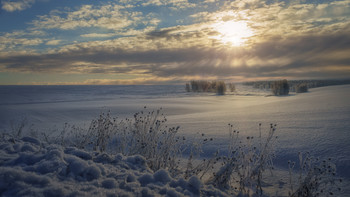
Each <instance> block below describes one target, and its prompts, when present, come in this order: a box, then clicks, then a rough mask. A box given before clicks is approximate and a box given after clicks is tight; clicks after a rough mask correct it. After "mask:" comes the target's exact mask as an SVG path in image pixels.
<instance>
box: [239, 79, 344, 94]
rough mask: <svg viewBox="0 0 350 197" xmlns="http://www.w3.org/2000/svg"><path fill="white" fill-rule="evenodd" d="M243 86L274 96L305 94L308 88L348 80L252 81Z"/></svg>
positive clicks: (342, 82) (339, 83) (340, 83)
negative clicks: (270, 93) (294, 93)
mask: <svg viewBox="0 0 350 197" xmlns="http://www.w3.org/2000/svg"><path fill="white" fill-rule="evenodd" d="M243 84H244V85H249V86H253V88H257V89H263V90H271V91H272V93H273V94H274V95H288V94H289V92H296V93H303V92H307V91H308V89H309V88H317V87H324V86H331V85H344V84H350V80H290V81H287V80H281V81H253V82H245V83H243Z"/></svg>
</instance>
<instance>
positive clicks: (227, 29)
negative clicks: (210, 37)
mask: <svg viewBox="0 0 350 197" xmlns="http://www.w3.org/2000/svg"><path fill="white" fill-rule="evenodd" d="M213 28H214V29H215V30H216V31H218V33H219V35H216V36H215V37H214V38H215V39H218V40H220V41H221V42H222V43H224V44H230V45H233V46H242V45H243V44H244V43H245V41H246V40H247V38H249V37H251V36H252V35H253V31H252V30H251V29H250V28H249V27H248V25H247V23H246V22H244V21H227V22H219V23H216V24H214V25H213Z"/></svg>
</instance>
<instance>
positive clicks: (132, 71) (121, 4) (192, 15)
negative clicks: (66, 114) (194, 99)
mask: <svg viewBox="0 0 350 197" xmlns="http://www.w3.org/2000/svg"><path fill="white" fill-rule="evenodd" d="M338 78H350V0H339V1H332V0H329V1H325V0H290V1H288V0H286V1H279V0H267V1H260V0H232V1H229V0H119V1H113V0H110V1H102V0H101V1H96V0H74V1H72V0H1V5H0V85H16V84H19V85H88V84H92V85H94V84H96V85H105V84H106V85H110V84H116V85H123V84H181V83H183V82H187V81H189V80H225V81H229V82H239V81H254V80H275V79H338Z"/></svg>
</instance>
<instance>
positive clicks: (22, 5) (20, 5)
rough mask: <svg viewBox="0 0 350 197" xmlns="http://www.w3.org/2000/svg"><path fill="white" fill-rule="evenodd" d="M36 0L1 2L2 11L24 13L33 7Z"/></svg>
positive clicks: (6, 0)
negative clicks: (23, 11)
mask: <svg viewBox="0 0 350 197" xmlns="http://www.w3.org/2000/svg"><path fill="white" fill-rule="evenodd" d="M34 3H35V0H19V1H8V0H3V1H1V5H2V7H1V8H2V9H3V10H5V11H7V12H14V11H22V10H25V9H28V8H30V7H32V5H33V4H34Z"/></svg>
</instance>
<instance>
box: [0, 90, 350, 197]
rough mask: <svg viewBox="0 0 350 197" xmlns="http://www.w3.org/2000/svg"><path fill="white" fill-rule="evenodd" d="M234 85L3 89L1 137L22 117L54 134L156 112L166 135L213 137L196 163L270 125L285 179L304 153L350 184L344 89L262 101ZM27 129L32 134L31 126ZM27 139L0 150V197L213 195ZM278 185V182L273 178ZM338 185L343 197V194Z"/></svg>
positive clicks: (193, 182) (132, 161)
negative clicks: (212, 90)
mask: <svg viewBox="0 0 350 197" xmlns="http://www.w3.org/2000/svg"><path fill="white" fill-rule="evenodd" d="M268 95H269V93H268V92H263V91H257V90H253V89H250V88H247V87H245V86H241V85H237V92H236V93H234V94H228V95H225V96H216V95H213V94H207V93H204V94H200V93H186V92H185V91H184V87H183V86H0V98H1V100H0V129H1V130H2V131H4V130H6V131H11V122H13V125H14V126H16V124H18V123H19V122H21V119H23V118H26V122H27V127H26V128H31V129H34V130H38V131H40V132H52V131H53V130H55V128H56V130H59V129H61V128H63V125H64V124H65V123H69V124H74V125H80V126H84V125H85V126H86V127H87V126H88V125H89V122H90V120H91V119H93V118H95V117H97V116H98V115H99V114H100V113H101V112H106V111H108V110H110V111H111V114H112V115H113V116H118V117H119V118H120V119H123V118H126V117H132V116H133V114H134V113H136V112H138V111H140V110H143V107H144V106H147V108H148V109H158V108H160V107H162V108H163V112H164V114H166V117H167V119H168V124H169V125H171V126H180V130H179V134H180V135H184V136H186V137H188V138H191V137H193V136H196V135H197V133H199V134H202V133H204V134H205V136H208V137H209V138H213V141H212V142H211V143H208V144H207V145H206V146H204V147H203V154H202V155H201V157H203V158H204V157H210V156H211V155H212V154H213V153H214V152H215V151H216V150H218V149H219V150H221V154H225V151H226V150H227V144H228V137H227V136H228V123H231V124H232V125H233V127H234V128H235V129H237V130H239V131H240V136H242V137H247V136H257V135H258V128H259V126H258V125H259V123H262V128H263V129H262V130H263V131H267V130H268V128H269V126H270V123H274V124H277V131H276V135H278V143H277V144H276V153H275V154H276V158H275V160H274V165H275V167H276V168H277V169H278V170H280V171H281V174H285V173H283V172H286V171H287V170H288V163H287V162H288V160H293V161H296V162H297V161H298V152H306V151H309V152H310V154H311V155H313V156H315V157H320V158H321V159H328V158H329V157H331V158H332V161H333V162H334V163H335V164H336V165H337V174H338V176H340V177H342V178H343V179H344V182H345V183H348V181H349V179H350V157H349V155H350V143H349V140H350V132H349V131H350V101H349V98H350V85H341V86H329V87H323V88H315V89H310V91H309V92H308V93H303V94H291V95H289V96H281V97H275V96H268ZM31 124H33V125H31ZM42 144H43V143H42V142H39V141H37V140H35V139H32V138H25V139H23V140H22V141H21V140H19V141H16V143H2V145H1V160H0V162H1V171H2V172H1V173H0V189H1V190H2V191H7V190H4V188H11V189H10V190H8V191H7V192H8V193H4V194H3V195H5V194H6V195H8V196H12V193H10V192H22V193H13V194H18V195H20V194H29V195H30V194H33V195H35V194H39V193H41V194H43V195H51V194H52V193H53V194H56V195H59V196H61V195H69V194H72V195H74V194H76V195H86V194H92V195H109V194H111V195H116V196H119V195H121V194H126V195H131V196H132V195H133V194H135V193H138V194H139V195H142V194H145V195H147V194H150V195H151V194H154V195H157V194H168V195H170V196H171V195H172V194H174V196H176V195H175V194H178V195H181V194H182V195H186V194H192V195H198V189H199V188H201V190H202V192H204V194H207V195H209V194H210V192H213V193H211V194H213V195H214V194H217V195H219V194H220V192H219V191H218V190H215V189H214V188H209V186H205V185H203V184H202V183H201V182H200V181H198V180H197V179H196V178H195V177H194V178H192V179H190V180H183V179H179V178H176V179H175V178H171V177H169V174H168V173H167V172H166V171H159V172H157V173H154V172H151V171H150V169H148V168H147V166H145V165H144V163H145V162H144V161H143V158H142V157H136V156H135V157H124V156H122V155H120V154H119V155H98V154H97V153H88V152H83V151H80V150H76V149H72V148H67V147H66V148H64V147H59V146H54V145H48V144H46V145H42ZM279 178H280V177H279ZM349 192H350V188H349V186H348V184H343V185H342V192H341V195H342V196H346V195H348V193H349Z"/></svg>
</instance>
